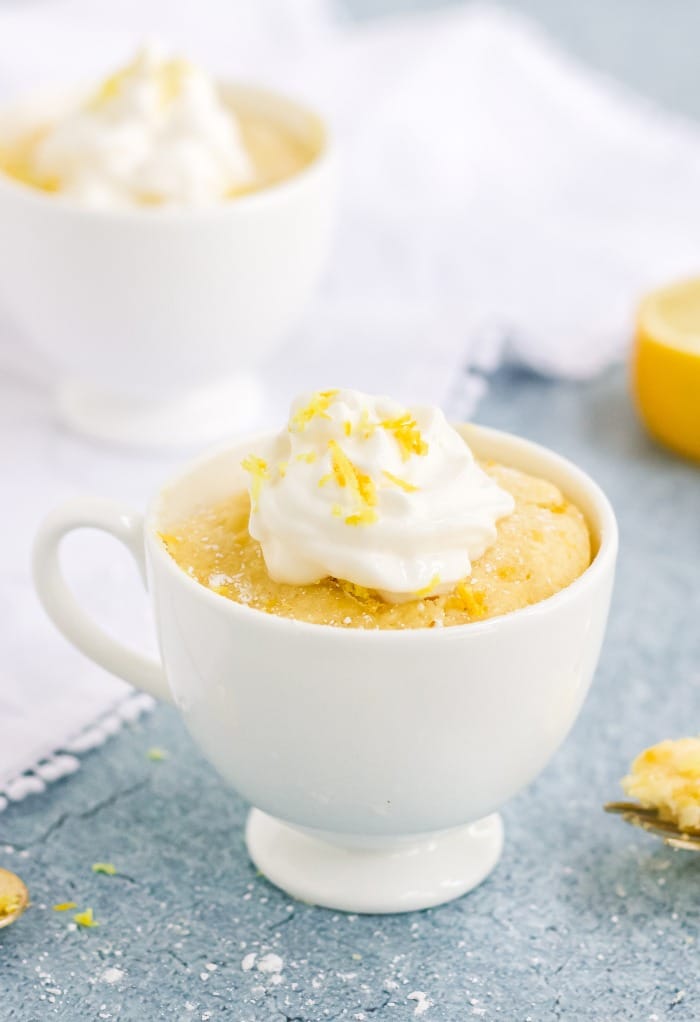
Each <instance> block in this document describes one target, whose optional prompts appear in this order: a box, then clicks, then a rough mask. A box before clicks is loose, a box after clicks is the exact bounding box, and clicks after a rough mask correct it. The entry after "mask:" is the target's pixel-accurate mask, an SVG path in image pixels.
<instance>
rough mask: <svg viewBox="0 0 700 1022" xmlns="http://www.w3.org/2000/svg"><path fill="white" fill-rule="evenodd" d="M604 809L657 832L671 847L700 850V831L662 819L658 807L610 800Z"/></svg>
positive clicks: (637, 825) (626, 820)
mask: <svg viewBox="0 0 700 1022" xmlns="http://www.w3.org/2000/svg"><path fill="white" fill-rule="evenodd" d="M603 809H604V810H605V812H606V813H615V814H617V815H618V816H621V817H622V819H623V820H624V821H625V823H631V824H632V826H634V827H641V828H642V830H646V831H648V832H649V833H650V834H656V835H657V836H658V837H660V838H661V840H662V841H663V842H664V844H666V845H669V846H670V847H671V848H682V849H684V850H685V851H687V852H700V831H692V830H681V829H680V828H679V827H678V826H677V824H675V823H671V822H670V821H669V820H662V819H661V818H660V816H659V814H658V812H657V810H656V809H646V808H645V807H644V806H640V805H639V803H637V802H608V803H606V805H604V806H603Z"/></svg>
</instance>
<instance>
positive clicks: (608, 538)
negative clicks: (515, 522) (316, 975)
mask: <svg viewBox="0 0 700 1022" xmlns="http://www.w3.org/2000/svg"><path fill="white" fill-rule="evenodd" d="M459 428H460V430H461V432H462V433H463V435H464V436H465V438H467V440H468V442H469V444H470V446H471V447H472V449H473V450H474V452H475V453H476V454H477V455H478V456H480V457H485V458H493V459H495V460H498V461H501V462H504V463H506V464H509V465H513V466H515V467H517V468H520V469H523V470H525V471H527V472H531V473H533V474H536V475H541V476H543V477H545V478H548V479H551V480H552V481H553V482H555V483H556V484H557V485H558V486H559V487H560V488H561V489H562V490H563V492H564V493H565V494H566V495H567V497H569V499H571V500H573V501H574V502H575V503H576V504H577V505H578V506H579V507H580V508H581V510H582V511H583V513H584V514H585V516H586V519H587V521H588V524H589V527H590V530H591V533H592V538H593V550H594V556H593V560H592V563H591V565H590V567H589V568H588V569H587V570H586V571H585V572H584V573H583V575H581V576H580V578H578V579H577V580H576V581H575V582H574V583H573V584H572V585H570V586H568V587H567V588H566V589H564V590H562V591H561V592H559V593H557V594H556V595H555V596H552V597H550V598H549V599H547V600H543V601H542V602H541V603H538V604H535V605H534V606H531V607H527V608H525V609H523V610H518V611H515V612H514V613H511V614H506V615H504V616H502V617H496V618H491V619H488V620H485V621H482V622H475V623H472V624H468V625H463V626H458V627H451V628H445V629H430V630H427V629H413V630H408V631H403V632H401V631H364V630H360V629H341V628H333V627H328V626H323V625H312V624H306V623H303V622H298V621H292V620H288V619H285V618H279V617H275V616H273V615H269V614H265V613H262V612H260V611H256V610H252V609H250V608H248V607H245V606H242V605H240V604H237V603H234V602H232V601H230V600H226V599H224V598H222V597H221V596H218V595H216V594H215V593H213V592H211V591H210V590H208V589H206V588H205V587H203V586H201V585H199V584H198V583H197V582H195V581H193V580H192V579H191V578H190V577H189V576H188V575H186V574H185V573H184V572H183V571H182V570H181V569H180V568H179V567H178V566H177V565H176V564H175V562H174V561H173V560H172V558H171V557H170V556H169V554H168V553H167V552H166V550H165V549H164V547H163V545H162V543H161V542H160V540H159V539H158V535H157V534H158V531H159V530H160V529H167V528H168V526H169V525H170V524H171V523H172V522H174V521H175V520H177V519H178V518H180V517H181V516H182V515H183V514H184V513H186V512H188V511H190V510H192V509H193V508H194V507H196V506H197V505H199V504H201V503H202V502H207V501H212V500H218V499H221V498H224V497H225V496H226V495H227V494H229V493H231V492H232V491H235V490H238V489H240V488H241V487H242V486H243V485H244V480H243V472H242V469H241V468H240V461H241V458H242V456H243V455H244V454H245V453H248V451H249V449H250V445H251V441H250V440H248V441H244V442H240V443H238V444H236V446H235V447H232V448H230V449H227V450H224V451H219V452H217V453H214V454H210V455H208V456H206V457H204V458H202V459H200V460H199V461H197V462H196V463H195V464H194V465H192V466H190V467H189V468H188V469H186V470H185V471H184V472H183V473H182V474H180V475H179V476H178V477H177V478H176V479H174V480H173V481H171V482H170V483H168V484H167V485H166V486H165V487H164V488H163V489H162V490H161V491H160V492H159V493H158V495H157V496H156V498H155V499H154V501H153V503H152V505H151V508H150V510H149V512H148V514H147V517H146V520H145V523H144V520H143V519H142V518H141V516H139V515H136V514H134V513H133V512H131V511H128V510H125V509H123V508H120V507H119V506H115V505H114V504H112V503H111V502H103V501H92V500H87V501H86V500H82V501H77V502H73V503H71V504H69V505H66V506H65V507H63V508H61V509H59V510H58V511H56V512H54V513H53V514H52V515H51V516H50V517H49V518H48V519H47V521H46V522H45V523H44V525H43V527H42V529H41V531H40V533H39V535H38V537H37V541H36V548H35V578H36V585H37V589H38V592H39V595H40V597H41V599H42V601H43V603H44V606H45V607H46V609H47V611H48V613H49V614H50V616H51V617H52V618H53V620H54V622H55V623H56V624H57V625H58V627H59V628H60V629H61V630H62V631H63V632H64V633H65V635H66V636H67V637H68V638H69V639H70V640H71V641H72V642H73V643H74V644H75V645H76V646H78V647H79V648H80V649H82V650H83V651H84V652H85V653H86V654H87V655H88V656H90V657H92V658H93V659H94V660H96V661H97V662H98V663H100V664H101V665H102V666H103V667H106V668H107V669H108V670H110V671H113V672H114V673H116V674H119V675H121V676H122V677H124V678H126V679H127V680H129V681H131V682H133V683H134V684H135V685H137V686H139V687H141V688H143V689H145V690H146V691H148V692H150V693H152V694H153V695H155V696H157V697H159V698H161V699H165V700H168V701H170V702H173V703H174V704H175V706H177V707H178V709H179V710H180V712H181V714H182V716H183V718H184V720H185V722H186V724H187V726H188V728H189V729H190V731H191V733H192V735H193V736H194V738H195V740H196V741H197V742H198V744H199V745H200V746H201V748H202V749H203V750H204V752H205V754H206V755H207V756H208V757H209V759H210V760H211V762H212V763H213V764H214V766H215V767H216V768H217V769H218V771H219V772H220V774H221V775H222V776H223V777H224V778H225V779H226V780H227V781H228V782H229V783H230V784H231V785H232V786H233V787H235V788H236V789H237V790H238V791H239V792H240V794H241V795H243V797H244V798H246V799H247V800H248V801H249V802H250V803H252V805H253V806H255V807H256V808H255V809H254V810H253V812H252V813H251V816H250V818H249V822H248V827H247V842H248V849H249V852H250V854H251V856H252V858H253V859H254V861H255V862H256V864H257V865H258V866H259V868H260V869H261V870H262V872H263V873H265V874H266V875H267V876H268V877H269V878H270V880H272V882H273V883H276V884H278V885H279V886H280V887H282V888H284V889H285V890H287V891H288V892H289V893H290V894H292V895H294V896H295V897H298V898H302V899H303V900H304V901H309V902H313V903H316V904H320V905H327V906H330V907H333V908H339V909H346V910H348V911H355V912H400V911H405V910H409V909H416V908H423V907H427V906H429V905H435V904H438V903H440V902H443V901H448V900H449V899H451V898H454V897H457V896H458V895H460V894H463V893H464V892H465V891H468V890H469V889H470V888H472V887H474V886H475V885H476V884H478V883H480V882H481V880H483V879H484V877H485V876H487V875H488V873H489V872H490V870H491V869H492V868H493V867H494V865H495V864H496V862H497V860H498V857H499V854H500V850H501V842H502V831H501V823H500V818H499V817H498V816H497V815H496V811H497V810H498V808H499V807H500V806H501V805H503V803H504V802H506V801H507V800H508V799H509V798H510V797H511V796H512V795H514V794H515V793H516V792H517V791H519V790H520V789H521V788H522V787H524V786H525V785H526V784H528V783H529V782H530V781H531V780H532V779H533V778H534V777H535V776H536V775H537V774H538V773H539V772H540V770H542V768H543V767H544V766H545V764H546V763H547V761H548V760H549V759H550V757H551V756H552V754H553V753H554V751H555V750H556V749H557V747H558V746H559V745H560V743H561V742H562V741H563V739H564V738H565V736H566V734H567V733H568V731H569V729H570V727H571V725H572V724H573V722H574V720H575V719H576V716H577V714H578V712H579V709H580V707H581V704H582V702H583V700H584V698H585V695H586V693H587V691H588V687H589V685H590V682H591V679H592V677H593V672H594V670H595V666H596V664H597V661H598V656H599V652H600V646H601V642H602V639H603V633H604V631H605V625H606V621H607V616H608V607H609V603H610V594H611V590H612V585H613V577H614V570H615V559H616V553H617V527H616V523H615V516H614V514H613V511H612V508H611V507H610V504H609V503H608V500H607V499H606V497H605V496H604V494H603V493H602V492H601V490H600V489H599V488H598V486H596V484H595V483H594V482H593V481H592V480H591V479H590V478H589V477H588V476H587V475H585V473H583V472H582V471H581V470H580V469H578V468H576V466H574V465H573V464H571V463H570V462H568V461H566V460H565V459H564V458H561V457H559V456H558V455H556V454H554V453H553V452H551V451H549V450H547V449H546V448H543V447H540V446H538V445H536V444H533V443H529V442H527V441H525V440H521V439H518V438H517V437H514V436H509V435H508V434H505V433H499V432H496V431H494V430H489V429H483V428H478V427H474V426H464V427H459ZM84 526H88V527H96V528H101V529H105V530H106V531H108V532H110V533H112V534H113V535H115V536H116V537H117V538H119V539H121V540H122V541H123V542H124V543H125V544H126V545H127V546H128V547H129V549H130V550H131V552H132V553H133V555H134V557H135V558H136V560H137V562H138V564H139V566H140V568H141V570H142V572H143V574H144V577H146V578H147V584H148V587H149V589H150V591H151V594H152V598H153V606H154V612H155V618H156V625H157V629H158V636H159V642H160V650H161V656H162V665H161V664H159V663H156V662H153V661H150V660H148V659H146V658H145V657H142V656H140V655H139V654H137V653H135V652H131V651H129V650H126V649H125V648H124V647H122V646H121V645H120V644H119V643H117V642H115V641H114V640H113V639H111V638H108V637H107V636H106V635H104V634H103V633H101V632H99V631H98V630H97V628H96V626H95V625H93V624H92V622H91V621H90V620H89V618H87V617H86V616H85V615H84V614H83V612H82V611H81V610H80V609H79V608H78V607H77V605H76V603H75V601H74V599H73V597H72V596H71V595H70V593H69V592H68V591H67V589H66V587H65V583H64V582H63V580H62V577H61V574H60V569H59V564H58V547H59V544H60V540H61V538H62V537H63V536H64V535H65V534H66V533H68V532H70V531H72V530H73V529H76V528H80V527H84Z"/></svg>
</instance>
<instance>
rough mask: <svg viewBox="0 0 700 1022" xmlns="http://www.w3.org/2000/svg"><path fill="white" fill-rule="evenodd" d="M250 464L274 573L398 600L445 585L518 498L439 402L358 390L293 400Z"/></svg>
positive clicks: (464, 573)
mask: <svg viewBox="0 0 700 1022" xmlns="http://www.w3.org/2000/svg"><path fill="white" fill-rule="evenodd" d="M243 466H244V468H245V469H247V471H248V472H249V480H250V481H249V492H250V499H251V512H250V523H249V530H250V534H251V536H252V537H253V538H254V539H256V540H258V541H259V543H260V545H261V547H262V552H263V557H264V559H265V564H266V566H267V570H268V572H269V574H270V576H271V578H273V579H274V580H275V581H277V582H286V583H289V584H292V585H304V584H309V583H312V582H318V581H319V580H320V579H322V578H326V577H327V576H331V577H334V578H337V579H342V580H344V581H346V582H350V583H353V584H355V585H358V586H362V587H363V588H366V589H373V590H376V591H377V592H378V593H379V594H380V595H381V596H382V597H383V598H384V599H385V600H387V601H390V602H402V601H405V600H411V599H416V598H418V597H422V596H434V595H437V594H439V593H443V592H449V591H450V590H451V589H452V588H453V587H454V586H455V584H456V583H457V582H458V581H460V580H461V579H464V578H467V577H468V576H469V574H470V572H471V564H472V561H474V560H476V558H478V557H480V556H481V555H482V554H483V553H484V551H485V550H486V549H487V547H489V546H490V545H491V544H492V543H493V542H494V540H495V539H496V523H497V521H498V519H499V518H502V517H503V516H505V515H508V514H510V513H511V512H512V511H513V507H514V502H513V498H512V496H511V495H510V494H509V493H506V492H505V491H504V490H502V489H501V488H500V487H499V486H498V485H497V484H496V483H495V482H494V481H493V480H492V479H491V478H490V477H489V476H488V475H487V474H486V473H485V472H484V471H483V470H482V469H481V468H480V467H479V465H478V464H477V463H476V461H475V460H474V456H473V454H472V452H471V450H470V449H469V447H468V445H467V444H466V443H465V441H464V440H463V438H462V437H461V436H460V435H459V433H457V431H456V430H455V429H453V428H452V426H450V425H449V423H448V422H447V420H446V419H445V416H444V415H443V413H442V412H441V411H440V409H438V408H430V407H424V408H423V407H421V408H411V409H408V408H405V407H403V406H402V405H400V404H398V403H397V402H396V401H393V400H391V399H390V398H387V397H374V396H371V395H368V394H362V393H360V392H358V391H355V390H326V391H319V392H316V393H314V394H310V395H306V396H304V397H301V398H299V399H297V400H296V401H295V402H294V403H293V404H292V409H291V415H290V419H289V424H288V426H287V428H286V429H285V430H284V431H283V432H282V433H280V434H279V435H278V436H276V437H274V438H272V439H271V440H269V441H265V442H263V443H261V444H260V445H259V446H258V448H257V449H256V450H254V451H251V453H250V455H249V456H248V457H247V458H246V459H245V460H244V462H243Z"/></svg>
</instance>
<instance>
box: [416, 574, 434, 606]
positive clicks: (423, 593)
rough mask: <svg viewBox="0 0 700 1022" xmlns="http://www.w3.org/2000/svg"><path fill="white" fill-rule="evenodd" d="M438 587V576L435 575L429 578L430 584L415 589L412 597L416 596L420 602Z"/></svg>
mask: <svg viewBox="0 0 700 1022" xmlns="http://www.w3.org/2000/svg"><path fill="white" fill-rule="evenodd" d="M439 585H440V576H439V575H437V574H436V575H433V577H432V578H431V580H430V582H428V584H427V586H423V588H422V589H416V591H415V593H414V594H413V595H414V596H416V597H417V598H418V599H419V600H420V599H422V597H424V596H428V595H429V594H430V593H432V591H433V590H434V589H436V588H437V586H439Z"/></svg>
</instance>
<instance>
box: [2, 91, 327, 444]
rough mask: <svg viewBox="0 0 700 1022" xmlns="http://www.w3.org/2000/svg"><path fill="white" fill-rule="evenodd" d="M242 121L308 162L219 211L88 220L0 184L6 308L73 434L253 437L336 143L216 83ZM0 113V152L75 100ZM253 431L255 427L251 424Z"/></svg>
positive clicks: (318, 127)
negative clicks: (288, 138)
mask: <svg viewBox="0 0 700 1022" xmlns="http://www.w3.org/2000/svg"><path fill="white" fill-rule="evenodd" d="M220 89H221V93H222V95H223V96H224V97H225V98H226V99H228V100H229V101H230V102H231V103H232V104H233V105H234V106H235V107H236V108H237V109H239V110H241V111H246V112H250V113H254V114H256V115H258V116H262V117H265V118H266V119H267V120H268V121H269V122H270V123H278V124H279V125H280V126H281V127H282V128H283V129H284V130H286V131H291V132H292V133H293V134H294V135H295V136H296V137H298V138H300V139H302V140H304V141H305V142H306V143H307V144H308V145H309V147H310V148H311V149H312V151H313V152H314V153H315V156H314V157H313V159H312V160H311V162H310V163H309V164H308V166H307V167H305V168H304V169H302V170H301V171H299V172H298V173H297V174H294V175H293V176H291V177H289V178H287V179H285V180H284V181H281V182H278V183H277V184H274V185H271V186H270V187H267V188H264V189H261V190H260V191H258V192H253V193H251V194H249V195H243V196H239V197H237V198H235V199H231V200H229V201H225V202H219V203H216V204H214V205H211V206H206V207H203V208H200V207H191V208H188V207H172V208H171V207H135V208H127V209H102V208H99V209H93V208H89V207H86V206H84V205H81V204H80V203H79V202H77V201H76V200H74V199H71V198H70V197H67V196H63V195H61V194H60V193H56V194H49V193H46V192H42V191H40V190H38V189H36V188H32V187H30V186H27V185H24V184H22V183H20V182H17V181H15V180H13V179H12V178H10V177H8V176H7V175H4V174H2V173H0V224H2V244H0V301H1V302H2V304H3V305H4V306H5V308H6V310H7V312H8V313H9V314H10V316H11V317H12V319H13V320H14V321H15V322H16V323H17V325H18V326H19V327H20V328H21V329H22V330H23V331H24V332H25V333H26V335H27V336H28V337H29V338H30V339H31V341H32V343H33V344H34V345H35V346H36V348H37V350H38V351H39V352H41V353H42V354H44V355H45V356H46V358H47V359H48V360H49V363H50V364H52V365H55V366H56V369H57V372H58V374H59V388H58V401H59V409H60V411H61V414H62V416H63V418H64V419H65V420H66V421H67V422H68V423H69V424H70V425H71V426H73V427H75V428H77V429H80V430H82V431H84V432H89V433H92V434H94V435H98V436H102V437H105V438H109V439H117V440H123V441H127V442H131V443H134V444H143V443H153V444H156V445H158V444H166V443H175V444H182V443H193V442H195V443H196V442H206V441H207V440H211V439H212V438H214V437H219V436H224V435H230V434H232V433H233V432H234V431H235V430H240V428H241V426H247V423H246V421H245V420H246V416H250V415H252V413H253V411H254V405H255V403H256V402H255V398H256V397H257V393H256V379H257V375H256V374H257V371H258V370H259V368H260V366H261V365H262V364H263V363H264V360H265V359H266V358H267V357H269V355H270V354H271V353H272V352H274V351H275V350H276V348H277V346H279V344H280V343H281V342H282V341H283V340H284V339H285V337H286V336H287V335H288V333H289V331H290V330H291V329H292V328H293V327H294V326H295V325H296V323H297V321H298V320H299V318H300V316H301V314H302V313H303V311H304V309H305V307H306V305H307V304H308V301H309V299H310V297H311V295H312V293H313V291H314V289H315V287H316V284H317V282H318V279H319V276H320V273H321V270H322V269H323V266H324V265H325V262H326V257H327V254H328V248H329V242H330V233H331V224H332V213H333V206H334V173H333V163H334V157H333V146H332V143H331V139H330V136H329V132H328V129H327V127H326V126H325V125H324V124H323V122H322V121H321V119H320V118H319V117H318V116H317V115H316V114H315V113H314V112H312V111H311V110H308V109H306V108H305V107H303V106H301V105H300V104H298V103H295V102H293V101H292V100H290V99H288V98H286V97H284V96H282V95H278V94H276V93H273V92H270V91H268V90H265V89H261V88H257V87H253V86H244V85H233V84H227V83H221V85H220ZM78 95H80V94H79V93H78V94H77V95H76V94H71V95H69V96H67V97H61V96H60V95H58V97H57V96H56V95H55V94H54V95H53V97H52V96H48V97H47V96H37V97H32V98H30V99H28V100H26V101H24V102H23V103H20V104H16V105H15V106H13V107H11V108H9V109H6V110H4V111H1V112H0V143H2V142H3V141H5V142H6V143H8V142H9V141H10V140H11V139H12V138H15V137H20V138H21V137H26V134H27V131H28V129H30V128H31V126H32V125H33V124H41V123H45V122H46V120H47V119H48V120H50V119H51V117H52V116H53V117H55V116H57V115H58V113H59V112H60V111H61V110H62V109H63V108H65V107H66V105H67V104H68V105H70V103H71V102H72V103H73V104H74V103H75V102H76V99H77V96H78ZM249 421H250V418H248V422H249Z"/></svg>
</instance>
